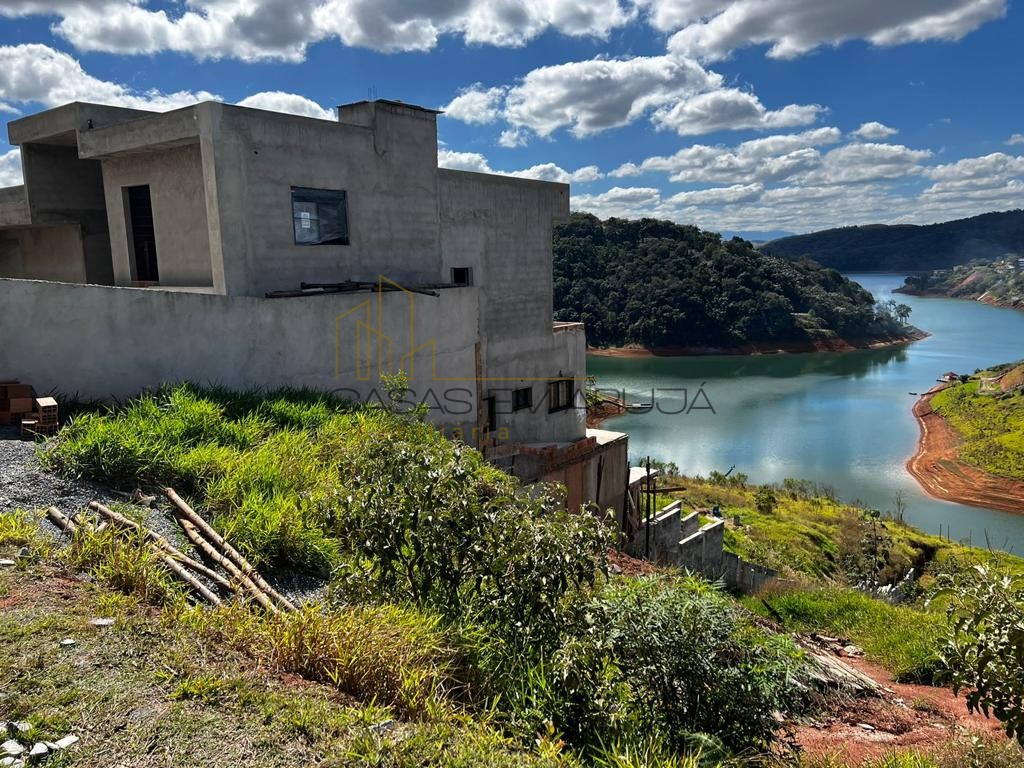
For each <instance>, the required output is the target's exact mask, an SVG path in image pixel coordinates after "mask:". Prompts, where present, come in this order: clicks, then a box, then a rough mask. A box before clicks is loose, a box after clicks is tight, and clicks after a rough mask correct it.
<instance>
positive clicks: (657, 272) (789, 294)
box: [554, 213, 907, 349]
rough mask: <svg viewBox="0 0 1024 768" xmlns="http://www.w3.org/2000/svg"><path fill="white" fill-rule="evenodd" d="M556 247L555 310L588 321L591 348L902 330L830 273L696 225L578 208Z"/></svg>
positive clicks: (797, 339) (858, 336)
mask: <svg viewBox="0 0 1024 768" xmlns="http://www.w3.org/2000/svg"><path fill="white" fill-rule="evenodd" d="M554 250H555V267H554V278H555V317H556V319H558V320H577V321H582V322H584V323H586V325H587V341H588V343H589V344H590V345H592V346H600V347H621V346H627V345H635V346H642V347H646V348H652V349H653V348H673V347H720V348H729V347H741V346H744V345H747V344H758V343H764V342H779V343H797V344H799V343H805V342H818V341H828V340H835V339H843V340H848V341H850V340H865V339H872V340H882V339H889V338H896V337H899V336H902V335H905V334H906V333H907V328H906V327H905V326H903V325H901V323H900V322H898V321H897V320H896V318H895V314H894V313H895V309H896V308H895V307H894V306H878V307H876V305H875V301H874V298H873V297H872V296H871V294H870V293H868V292H867V291H866V290H864V289H863V288H861V287H860V286H859V285H857V284H856V283H854V282H852V281H850V280H847V279H846V278H845V277H843V276H842V275H840V274H839V272H837V271H836V270H834V269H827V268H825V267H822V266H821V265H819V264H816V263H815V262H813V261H809V260H798V261H789V260H786V259H782V258H779V257H775V256H766V255H764V254H762V253H760V252H759V251H757V250H756V249H755V248H754V247H753V246H752V245H751V244H750V243H749V242H747V241H746V240H741V239H739V238H734V239H732V240H729V241H723V240H722V238H721V236H720V235H718V234H715V233H712V232H705V231H702V230H700V229H698V228H697V227H693V226H682V225H678V224H674V223H672V222H669V221H659V220H656V219H640V220H636V221H628V220H625V219H608V220H607V221H601V220H600V219H598V218H597V217H596V216H592V215H590V214H584V213H574V214H573V215H572V217H571V218H570V220H569V222H568V223H566V224H564V225H562V226H560V227H558V228H556V230H555V242H554ZM904 319H905V316H904Z"/></svg>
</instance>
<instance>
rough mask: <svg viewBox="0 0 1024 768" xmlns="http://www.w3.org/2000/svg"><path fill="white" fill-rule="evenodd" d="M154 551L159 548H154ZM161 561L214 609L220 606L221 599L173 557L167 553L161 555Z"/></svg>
mask: <svg viewBox="0 0 1024 768" xmlns="http://www.w3.org/2000/svg"><path fill="white" fill-rule="evenodd" d="M154 549H158V548H156V547H154ZM160 559H161V560H162V561H163V564H164V565H166V566H167V567H168V568H169V569H170V570H171V572H172V573H173V574H174V575H175V576H177V577H178V578H179V579H181V580H182V581H184V582H185V583H186V584H188V585H189V586H190V587H192V589H193V590H195V592H197V593H198V594H199V595H200V596H202V598H203V599H204V600H206V602H208V603H209V604H210V605H212V606H214V607H216V606H218V605H220V598H219V597H217V596H216V595H215V594H213V592H211V591H210V590H209V589H207V587H206V585H205V584H203V583H202V582H201V581H199V579H197V578H196V577H195V576H193V575H192V574H191V573H189V572H188V571H186V570H185V569H184V568H182V567H181V565H180V564H179V563H178V562H177V561H176V560H175V559H174V558H173V557H171V556H170V555H168V554H167V553H161V554H160Z"/></svg>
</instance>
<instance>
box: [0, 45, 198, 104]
mask: <svg viewBox="0 0 1024 768" xmlns="http://www.w3.org/2000/svg"><path fill="white" fill-rule="evenodd" d="M215 98H217V97H216V96H215V95H214V94H212V93H210V92H208V91H176V92H174V93H163V92H161V91H157V90H148V91H138V90H135V89H133V88H129V87H128V86H126V85H121V84H120V83H113V82H109V81H107V80H100V79H99V78H96V77H93V76H92V75H90V74H88V73H87V72H86V71H85V70H84V69H82V65H81V64H79V63H78V61H77V60H76V59H75V58H73V57H72V56H70V55H68V54H67V53H64V52H63V51H58V50H55V49H53V48H50V47H49V46H46V45H42V44H39V43H29V44H25V45H5V46H0V100H2V101H3V102H5V103H7V104H11V103H14V104H42V105H43V106H46V107H53V106H57V105H60V104H66V103H67V102H69V101H93V102H100V103H103V104H113V105H115V106H120V107H131V108H134V109H152V110H157V111H165V110H169V109H176V108H178V107H183V106H185V105H187V104H194V103H195V102H197V101H203V100H206V99H215Z"/></svg>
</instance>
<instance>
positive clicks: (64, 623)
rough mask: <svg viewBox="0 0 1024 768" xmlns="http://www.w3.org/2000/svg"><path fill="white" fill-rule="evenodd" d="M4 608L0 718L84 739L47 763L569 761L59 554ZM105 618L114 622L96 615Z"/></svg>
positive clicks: (42, 732)
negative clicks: (394, 696) (298, 655)
mask: <svg viewBox="0 0 1024 768" xmlns="http://www.w3.org/2000/svg"><path fill="white" fill-rule="evenodd" d="M12 551H13V550H12V546H11V545H7V546H0V556H8V555H10V554H11V553H12ZM0 605H2V606H3V611H2V613H0V637H3V638H4V641H3V643H0V720H3V719H25V720H28V721H29V722H31V723H32V724H33V726H34V730H33V732H32V733H30V734H29V736H30V737H31V738H33V739H46V740H56V739H59V738H61V737H63V736H65V735H67V734H68V733H74V734H76V735H78V736H79V737H80V738H81V741H80V743H79V744H77V745H75V746H74V747H72V748H71V749H69V750H68V751H67V752H65V753H62V754H61V755H60V756H59V757H58V758H57V760H54V761H51V762H50V763H49V764H50V765H67V766H71V765H83V766H84V765H115V764H116V765H133V766H158V765H159V766H165V765H190V766H197V767H200V766H201V767H204V768H205V767H207V766H209V767H210V768H213V767H214V766H217V767H219V766H224V767H225V768H226V767H227V766H236V765H251V766H294V765H312V764H317V765H357V764H358V765H393V766H417V765H442V764H444V765H487V766H524V767H525V766H556V765H562V764H563V761H562V758H560V757H558V756H557V755H556V756H552V757H550V758H548V757H543V756H541V755H540V754H536V753H535V754H533V755H531V754H529V753H528V752H525V751H522V750H520V749H516V748H515V747H514V746H512V745H511V744H509V743H508V742H506V741H505V740H504V739H502V738H501V737H500V736H499V735H498V734H497V733H496V732H495V731H493V730H491V729H489V728H488V727H487V726H485V725H481V724H478V723H477V724H475V723H473V722H472V721H469V720H468V719H466V718H462V717H460V716H458V715H456V714H455V713H454V712H452V711H450V710H436V711H431V712H429V713H420V714H419V715H418V716H416V717H410V716H405V715H402V714H401V713H400V711H399V710H397V709H395V708H392V707H388V706H381V705H378V704H375V703H373V702H372V700H371V697H363V698H362V699H361V700H360V699H358V698H355V697H352V696H349V695H346V694H344V693H341V692H339V690H338V689H337V688H335V687H334V686H332V685H325V684H321V683H317V682H313V681H310V680H308V679H306V678H303V677H299V676H296V675H293V674H288V673H286V671H285V670H284V669H283V668H282V666H281V665H280V664H275V663H274V662H273V659H271V658H270V657H261V656H260V655H259V654H258V653H252V652H246V651H243V650H239V649H238V648H237V647H233V646H232V644H231V643H225V642H223V641H222V640H223V638H221V637H218V636H217V635H215V634H213V633H210V632H203V631H196V625H195V624H194V623H192V622H188V621H173V620H170V619H171V618H172V617H171V615H169V614H167V613H161V612H160V611H157V610H154V609H152V608H148V607H147V606H145V605H144V604H141V603H140V602H138V601H137V600H136V599H134V598H131V597H126V596H124V595H122V594H120V593H116V592H112V591H108V590H106V589H104V588H102V587H98V586H96V585H94V584H89V583H87V582H85V581H83V580H81V579H79V578H76V577H72V576H70V575H69V572H68V571H67V570H66V569H65V568H64V567H62V566H61V565H58V564H55V562H54V561H53V560H52V559H48V560H46V561H44V562H40V563H35V564H32V565H29V566H28V567H27V568H24V569H18V570H13V569H11V570H4V571H3V572H0ZM99 616H102V617H112V618H115V619H116V623H115V625H114V626H112V627H109V628H103V629H97V628H95V627H93V626H91V625H90V624H89V620H90V619H91V618H94V617H99ZM222 618H225V619H227V617H222ZM65 638H70V639H73V640H74V641H75V644H74V645H73V646H71V647H70V648H65V647H62V646H61V645H60V642H61V640H63V639H65ZM382 723H391V725H388V726H386V729H385V730H384V731H380V728H379V726H380V725H381V724H382Z"/></svg>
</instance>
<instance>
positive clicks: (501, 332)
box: [439, 169, 586, 442]
mask: <svg viewBox="0 0 1024 768" xmlns="http://www.w3.org/2000/svg"><path fill="white" fill-rule="evenodd" d="M439 180H440V222H441V253H442V260H443V263H442V273H443V274H444V276H445V279H448V276H449V275H450V270H451V268H453V267H470V268H471V269H472V270H473V281H474V284H475V285H477V286H479V287H480V288H481V292H480V294H479V295H480V317H481V326H480V332H481V356H482V359H483V367H484V370H485V372H486V376H487V378H488V381H487V382H486V385H485V387H486V391H485V394H493V395H494V396H495V397H496V398H497V399H498V403H499V416H498V423H499V425H500V426H506V427H508V429H509V430H510V432H513V433H514V434H516V435H521V436H522V437H521V439H522V440H523V442H534V441H544V440H547V441H552V442H555V441H572V440H578V439H580V438H581V437H583V436H584V434H585V433H586V418H585V416H586V415H585V410H584V408H583V398H582V391H583V389H584V388H585V383H586V381H585V380H586V337H585V335H584V333H583V332H582V330H579V329H567V330H565V331H564V332H562V333H557V334H556V333H554V332H553V329H552V317H553V312H554V309H553V289H552V252H551V233H552V227H553V225H554V222H556V221H560V220H562V219H565V218H567V217H568V215H569V188H568V186H567V185H564V184H551V183H548V182H538V181H531V180H527V179H513V178H509V177H505V176H495V175H490V174H480V173H467V172H465V171H451V170H445V169H442V170H441V171H440V172H439ZM556 378H575V379H577V382H576V383H577V387H578V389H579V390H580V396H579V397H578V398H577V407H576V408H574V409H570V410H566V411H560V412H556V413H549V408H548V402H547V399H546V394H547V382H548V381H549V380H551V379H556ZM527 386H529V387H531V389H532V390H533V402H534V407H533V408H532V409H524V410H520V411H516V412H512V411H511V397H512V395H511V390H513V389H517V388H520V387H527Z"/></svg>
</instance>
